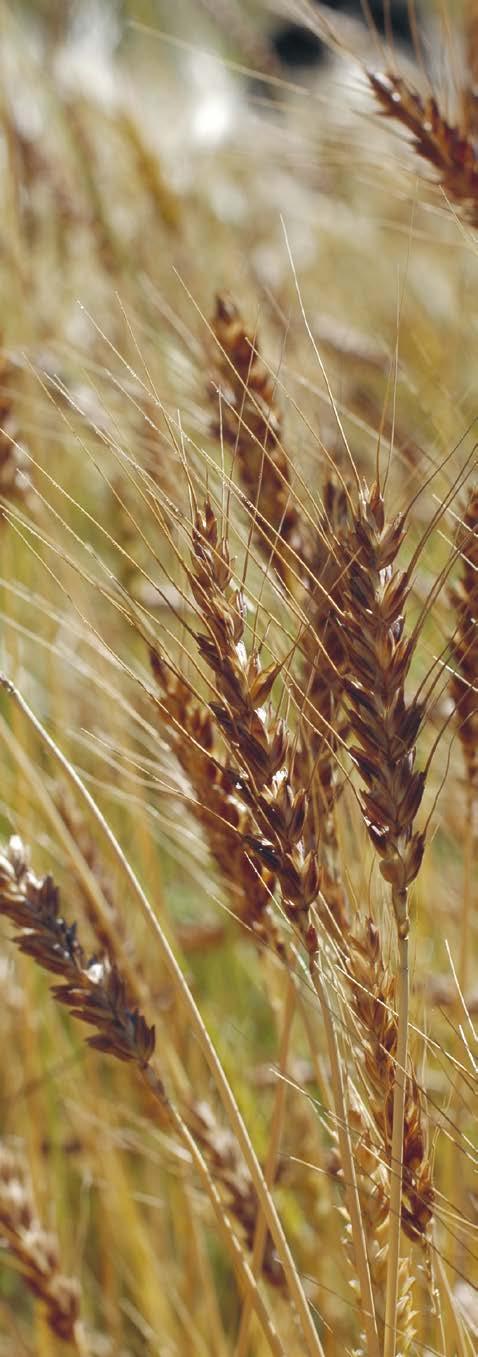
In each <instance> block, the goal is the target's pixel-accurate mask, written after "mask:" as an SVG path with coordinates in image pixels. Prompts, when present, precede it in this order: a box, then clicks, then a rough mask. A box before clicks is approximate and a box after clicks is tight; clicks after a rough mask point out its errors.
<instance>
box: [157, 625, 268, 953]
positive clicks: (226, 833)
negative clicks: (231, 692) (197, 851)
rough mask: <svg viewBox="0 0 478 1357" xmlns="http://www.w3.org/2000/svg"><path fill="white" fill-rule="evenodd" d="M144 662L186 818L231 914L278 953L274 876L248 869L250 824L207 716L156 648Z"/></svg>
mask: <svg viewBox="0 0 478 1357" xmlns="http://www.w3.org/2000/svg"><path fill="white" fill-rule="evenodd" d="M150 659H151V667H152V670H153V674H154V677H155V679H156V682H157V684H158V687H159V689H160V691H161V695H162V696H161V701H160V702H159V703H158V706H159V711H160V716H161V720H162V722H163V723H164V724H165V725H166V726H167V730H168V735H169V740H170V744H171V747H172V749H173V751H174V754H175V756H176V758H177V761H178V763H179V765H180V767H181V768H182V769H183V771H184V772H185V774H186V776H187V779H188V782H189V784H190V786H191V789H192V792H193V794H194V795H193V797H192V799H191V806H190V809H191V814H192V815H193V817H194V819H195V820H196V821H197V823H198V824H200V826H201V829H202V831H203V833H204V836H205V839H206V842H207V845H208V848H209V850H210V853H211V857H212V859H213V861H214V862H215V864H216V866H217V868H218V869H219V873H220V876H221V880H222V882H223V885H224V887H225V889H226V890H227V892H228V895H229V897H230V903H231V906H232V909H233V912H234V914H236V915H237V917H238V918H239V919H240V920H241V923H243V924H245V925H246V926H247V927H249V928H251V929H252V930H253V932H254V933H255V934H257V935H258V936H259V937H263V938H267V939H268V941H269V942H271V941H274V946H275V948H276V950H279V951H280V949H281V940H280V937H279V934H278V932H277V930H276V928H275V925H274V921H273V918H272V913H271V909H270V902H271V899H272V896H273V892H274V888H275V879H274V875H273V873H272V872H271V871H269V870H268V869H267V867H266V866H265V865H261V864H259V863H258V862H257V863H255V864H254V865H253V863H252V861H251V857H250V853H248V851H247V848H246V846H245V845H246V843H247V837H248V836H249V835H250V834H251V833H252V832H253V828H254V825H253V820H252V818H251V815H250V812H249V811H248V810H247V808H246V807H245V806H244V805H243V803H242V802H241V799H240V797H239V796H238V794H237V790H236V783H237V774H236V775H235V773H234V769H233V768H232V767H231V765H230V761H229V760H228V756H227V749H226V747H225V746H224V744H222V743H220V740H219V739H218V734H217V731H216V728H215V722H214V719H213V717H212V715H211V712H210V711H209V708H208V706H207V705H206V703H203V702H201V701H200V700H199V699H198V698H196V697H195V696H194V695H193V693H192V692H191V690H190V688H189V686H188V684H187V682H186V680H185V679H183V678H182V677H181V676H180V675H179V674H175V673H173V671H172V670H171V669H170V668H169V666H168V665H167V664H165V662H164V661H163V660H162V659H161V657H160V655H159V654H158V651H157V650H152V651H151V652H150Z"/></svg>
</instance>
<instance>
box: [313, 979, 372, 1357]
mask: <svg viewBox="0 0 478 1357" xmlns="http://www.w3.org/2000/svg"><path fill="white" fill-rule="evenodd" d="M310 969H311V977H312V981H313V984H314V988H315V991H316V993H317V996H318V998H319V1000H320V1005H321V1009H322V1016H323V1021H324V1027H325V1035H326V1041H327V1050H328V1056H329V1061H330V1076H331V1083H332V1092H333V1098H334V1109H335V1115H336V1118H337V1135H338V1140H339V1147H340V1155H341V1159H342V1168H343V1175H344V1188H345V1196H346V1202H347V1209H348V1213H349V1216H350V1223H351V1226H352V1238H353V1246H354V1255H355V1263H356V1267H357V1276H358V1280H359V1286H360V1299H361V1306H362V1312H363V1320H364V1324H365V1330H366V1334H367V1344H368V1354H369V1357H380V1353H379V1340H378V1331H377V1321H376V1317H375V1305H374V1299H373V1291H372V1281H371V1277H370V1267H369V1261H368V1256H367V1246H366V1242H365V1232H364V1227H363V1220H362V1212H361V1208H360V1197H359V1190H358V1184H357V1175H356V1172H355V1162H354V1157H353V1151H352V1140H351V1135H350V1126H349V1121H348V1116H347V1107H346V1103H345V1088H344V1081H343V1076H342V1065H341V1060H340V1055H339V1051H338V1046H337V1035H336V1031H335V1022H334V1015H333V1011H332V1008H331V1005H330V1000H329V996H328V994H327V992H326V989H325V985H324V979H323V975H322V972H321V970H320V968H319V966H318V964H317V960H316V958H314V959H313V960H312V962H311V968H310Z"/></svg>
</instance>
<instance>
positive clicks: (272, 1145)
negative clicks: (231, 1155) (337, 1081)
mask: <svg viewBox="0 0 478 1357" xmlns="http://www.w3.org/2000/svg"><path fill="white" fill-rule="evenodd" d="M295 1008H296V988H295V981H294V980H293V979H292V977H291V976H290V975H289V976H288V977H287V983H286V995H285V1002H284V1013H283V1017H282V1033H281V1040H280V1046H279V1057H278V1073H277V1087H276V1096H275V1103H274V1109H273V1113H272V1118H271V1127H270V1135H269V1146H268V1151H267V1156H266V1160H265V1163H264V1178H265V1181H266V1183H267V1186H268V1187H272V1185H273V1182H274V1178H275V1174H276V1169H277V1160H278V1156H279V1148H280V1139H281V1133H282V1126H283V1120H284V1112H285V1101H286V1095H287V1083H286V1080H285V1078H283V1075H285V1073H286V1070H287V1057H288V1051H289V1043H290V1035H291V1028H292V1020H293V1017H294V1013H295ZM266 1238H267V1222H266V1220H265V1217H264V1214H263V1212H262V1211H261V1210H260V1209H259V1211H258V1214H257V1220H256V1229H255V1234H254V1243H253V1248H252V1259H251V1271H252V1273H253V1276H254V1277H257V1276H260V1273H261V1269H262V1260H263V1257H264V1248H265V1243H266ZM251 1313H252V1307H251V1302H250V1299H249V1297H248V1298H247V1299H246V1302H245V1305H244V1308H243V1311H242V1315H241V1323H240V1328H239V1334H238V1339H237V1344H236V1348H235V1353H234V1357H247V1344H248V1339H249V1328H250V1318H251Z"/></svg>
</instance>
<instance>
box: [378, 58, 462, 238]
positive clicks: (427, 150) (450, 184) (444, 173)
mask: <svg viewBox="0 0 478 1357" xmlns="http://www.w3.org/2000/svg"><path fill="white" fill-rule="evenodd" d="M368 79H369V82H370V85H371V87H372V89H373V92H374V94H375V96H376V98H377V99H378V102H379V104H380V108H381V111H382V113H383V115H384V117H386V118H394V119H395V120H396V121H397V122H400V123H401V124H402V126H403V127H406V128H408V131H409V132H411V134H412V137H413V145H414V147H415V150H416V151H417V153H418V155H419V156H421V157H422V159H423V160H426V161H428V164H429V165H432V166H433V168H434V169H435V170H436V171H437V174H438V177H439V181H440V183H441V185H442V187H443V188H444V189H445V192H446V193H447V194H448V196H449V197H450V198H451V199H452V201H453V202H456V203H466V204H467V205H468V206H469V214H470V220H471V222H472V223H473V225H474V226H476V225H477V224H478V158H477V153H476V147H475V143H474V142H473V141H472V140H471V139H470V138H469V137H468V136H467V135H466V133H465V132H463V131H462V130H460V128H459V127H453V126H452V125H451V124H450V123H449V122H447V120H446V118H444V116H443V114H442V113H441V112H440V109H439V107H438V104H437V101H436V99H435V98H434V97H433V95H429V96H428V97H427V98H422V97H421V95H419V94H417V93H416V92H415V90H412V89H410V88H409V86H408V85H407V83H406V81H405V80H403V79H402V78H401V77H400V76H398V75H394V74H392V73H390V72H386V73H384V74H382V73H376V72H373V71H369V72H368Z"/></svg>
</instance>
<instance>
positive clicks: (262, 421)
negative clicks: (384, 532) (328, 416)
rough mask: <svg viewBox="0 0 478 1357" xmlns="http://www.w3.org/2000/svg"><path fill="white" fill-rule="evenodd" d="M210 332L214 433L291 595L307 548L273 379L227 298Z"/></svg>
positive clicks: (268, 554) (264, 548) (222, 297)
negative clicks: (231, 458) (216, 391)
mask: <svg viewBox="0 0 478 1357" xmlns="http://www.w3.org/2000/svg"><path fill="white" fill-rule="evenodd" d="M213 330H214V334H215V336H216V339H217V340H218V346H219V347H218V349H217V352H215V363H216V368H217V380H216V382H215V386H217V385H219V388H220V391H221V396H222V401H221V420H220V423H216V424H215V432H216V433H219V432H222V436H223V438H224V439H225V441H226V442H227V443H229V444H230V445H231V447H232V448H233V449H234V451H235V457H236V461H237V466H238V473H239V478H240V481H241V483H242V486H243V488H244V490H245V492H246V495H247V498H248V501H249V506H250V509H251V511H252V512H254V513H256V535H257V538H258V541H259V545H260V549H261V551H262V552H263V554H265V555H266V557H267V559H268V561H269V563H270V568H271V569H273V570H274V571H275V573H276V574H277V575H278V577H279V579H281V580H282V582H283V583H284V584H285V585H286V586H287V588H288V589H289V590H290V592H292V593H294V590H295V588H296V586H297V579H296V577H297V575H300V573H301V561H303V562H305V561H306V560H307V558H308V556H309V553H310V542H309V532H308V528H307V525H306V524H305V523H304V521H303V518H302V515H301V514H300V511H299V509H298V507H297V505H296V503H295V497H294V492H293V488H292V483H291V472H290V462H289V459H288V457H287V456H286V453H285V451H284V448H283V445H282V412H281V410H280V406H279V402H278V400H277V394H276V389H275V383H274V378H273V376H272V374H271V373H270V372H269V371H268V369H267V368H266V366H265V364H264V363H263V361H262V359H261V357H260V354H259V351H258V347H257V341H256V339H254V338H252V337H251V336H250V335H249V334H248V333H247V330H246V328H245V326H244V322H243V320H242V317H241V314H240V311H239V309H238V307H237V306H236V304H235V302H234V301H233V300H232V298H231V297H228V296H226V295H220V296H218V297H217V300H216V311H215V315H214V318H213Z"/></svg>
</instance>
